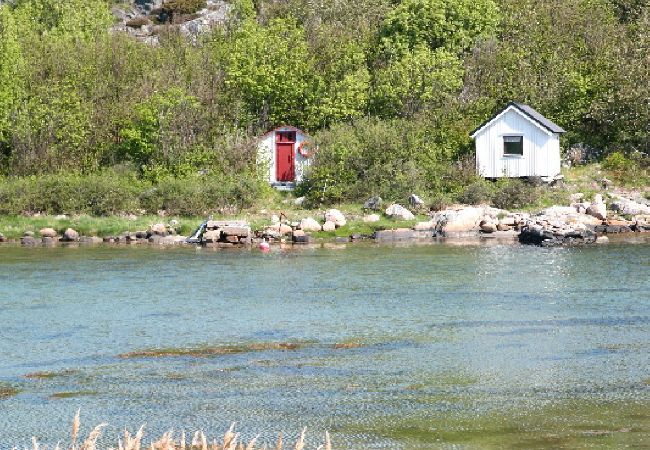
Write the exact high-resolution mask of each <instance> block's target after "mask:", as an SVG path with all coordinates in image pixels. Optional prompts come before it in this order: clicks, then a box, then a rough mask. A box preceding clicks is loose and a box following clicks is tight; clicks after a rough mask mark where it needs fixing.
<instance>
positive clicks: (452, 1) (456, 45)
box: [379, 0, 500, 58]
mask: <svg viewBox="0 0 650 450" xmlns="http://www.w3.org/2000/svg"><path fill="white" fill-rule="evenodd" d="M499 18H500V17H499V11H498V9H497V6H496V4H495V3H494V1H493V0H404V1H403V2H401V3H400V4H399V5H398V6H397V7H396V8H395V9H393V10H392V11H391V12H390V13H389V14H388V16H387V17H386V19H385V20H384V21H383V23H382V25H381V28H380V31H379V36H380V51H381V52H382V53H383V54H384V57H385V58H392V57H395V56H397V57H400V56H401V55H403V54H404V53H406V52H408V51H409V50H413V49H414V48H415V47H418V46H420V45H423V44H424V45H427V46H428V47H429V48H430V49H432V50H434V49H436V48H440V47H444V48H446V49H447V50H449V51H452V52H456V53H458V52H463V51H465V50H467V49H469V48H470V47H471V46H472V45H473V44H474V43H475V42H476V41H477V40H479V39H485V38H488V37H490V36H493V35H494V34H495V32H496V29H497V25H498V23H499Z"/></svg>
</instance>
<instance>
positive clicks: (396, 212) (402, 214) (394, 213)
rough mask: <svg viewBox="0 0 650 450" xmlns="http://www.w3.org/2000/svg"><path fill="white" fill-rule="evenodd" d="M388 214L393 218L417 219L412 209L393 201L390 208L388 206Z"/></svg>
mask: <svg viewBox="0 0 650 450" xmlns="http://www.w3.org/2000/svg"><path fill="white" fill-rule="evenodd" d="M386 215H387V216H388V217H391V218H393V219H401V220H413V219H415V216H414V215H413V213H412V212H411V211H409V210H408V209H406V208H404V207H403V206H402V205H398V204H397V203H393V204H392V205H390V206H389V207H388V208H386Z"/></svg>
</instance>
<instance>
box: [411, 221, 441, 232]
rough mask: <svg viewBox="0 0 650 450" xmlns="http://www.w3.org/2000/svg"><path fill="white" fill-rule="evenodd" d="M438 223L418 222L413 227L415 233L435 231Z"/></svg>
mask: <svg viewBox="0 0 650 450" xmlns="http://www.w3.org/2000/svg"><path fill="white" fill-rule="evenodd" d="M437 224H438V222H436V221H434V220H430V221H428V222H418V223H416V224H415V226H414V227H413V230H415V231H435V229H436V225H437Z"/></svg>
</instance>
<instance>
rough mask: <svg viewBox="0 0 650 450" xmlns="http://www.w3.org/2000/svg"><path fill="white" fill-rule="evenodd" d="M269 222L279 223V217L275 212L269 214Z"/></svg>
mask: <svg viewBox="0 0 650 450" xmlns="http://www.w3.org/2000/svg"><path fill="white" fill-rule="evenodd" d="M271 223H280V218H279V217H278V216H277V214H273V215H272V216H271Z"/></svg>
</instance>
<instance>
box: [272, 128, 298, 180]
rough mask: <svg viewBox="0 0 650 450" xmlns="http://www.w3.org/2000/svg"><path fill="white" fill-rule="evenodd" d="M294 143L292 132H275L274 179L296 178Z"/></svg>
mask: <svg viewBox="0 0 650 450" xmlns="http://www.w3.org/2000/svg"><path fill="white" fill-rule="evenodd" d="M292 138H293V139H292ZM294 145H295V133H294V132H284V131H279V132H278V133H277V134H276V136H275V179H276V180H277V181H294V179H295V178H296V170H295V155H294Z"/></svg>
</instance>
